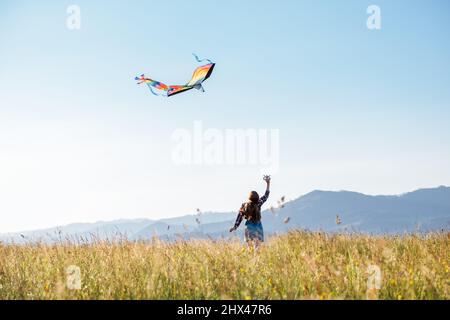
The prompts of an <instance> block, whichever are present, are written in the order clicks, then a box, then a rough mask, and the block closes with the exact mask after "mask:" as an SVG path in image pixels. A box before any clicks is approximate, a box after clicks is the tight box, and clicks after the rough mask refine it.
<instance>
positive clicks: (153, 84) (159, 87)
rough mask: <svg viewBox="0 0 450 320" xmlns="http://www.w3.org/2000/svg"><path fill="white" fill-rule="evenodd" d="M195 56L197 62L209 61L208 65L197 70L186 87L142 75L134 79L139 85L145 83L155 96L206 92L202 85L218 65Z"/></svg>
mask: <svg viewBox="0 0 450 320" xmlns="http://www.w3.org/2000/svg"><path fill="white" fill-rule="evenodd" d="M193 55H194V57H195V59H196V60H197V62H203V61H208V64H205V65H203V66H200V67H198V68H197V69H195V70H194V73H193V74H192V78H191V80H189V82H188V83H186V84H185V85H172V86H168V85H166V84H164V83H162V82H159V81H156V80H153V79H150V78H146V77H145V75H144V74H141V75H140V76H139V77H135V78H134V79H135V80H136V81H137V84H142V83H145V84H146V85H147V86H148V88H149V89H150V91H151V93H152V94H154V95H155V96H164V97H170V96H173V95H176V94H178V93H181V92H185V91H188V90H191V89H197V90H201V91H203V92H205V89H203V86H202V83H203V82H204V81H205V80H206V79H208V78H209V77H210V76H211V73H212V72H213V70H214V66H215V65H216V64H215V63H214V62H212V61H211V60H209V59H199V58H198V56H197V55H195V54H193Z"/></svg>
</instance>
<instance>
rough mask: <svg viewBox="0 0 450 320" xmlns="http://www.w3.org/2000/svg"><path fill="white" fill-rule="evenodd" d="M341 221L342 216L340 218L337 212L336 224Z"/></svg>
mask: <svg viewBox="0 0 450 320" xmlns="http://www.w3.org/2000/svg"><path fill="white" fill-rule="evenodd" d="M341 222H342V221H341V218H340V217H339V215H338V214H337V215H336V224H337V225H340V224H341Z"/></svg>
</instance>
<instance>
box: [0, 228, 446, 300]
mask: <svg viewBox="0 0 450 320" xmlns="http://www.w3.org/2000/svg"><path fill="white" fill-rule="evenodd" d="M449 244H450V234H449V233H440V234H429V235H426V236H416V235H404V236H379V237H378V236H377V237H376V236H366V235H348V234H333V235H330V234H324V233H317V232H316V233H311V232H304V231H293V232H290V233H289V234H286V235H282V236H276V237H272V238H270V239H269V241H268V242H267V243H265V244H264V245H263V246H261V247H260V249H259V250H258V251H257V252H255V250H254V249H252V248H248V247H247V246H246V245H243V244H242V243H241V242H239V241H204V240H202V241H179V242H176V243H164V242H161V241H158V240H157V239H154V240H152V241H151V242H148V243H144V242H128V241H119V242H115V243H111V242H101V241H98V242H96V243H92V244H71V243H64V242H62V243H59V244H55V245H45V244H28V245H6V244H3V245H0V299H367V298H371V299H376V298H378V299H449V298H450V291H449V288H450V287H449V285H450V283H449V278H450V277H449V275H450V274H449V264H450V262H449V261H450V259H449V258H450V256H449V255H450V253H449V252H450V250H449ZM70 265H75V266H78V267H79V268H80V270H81V283H82V285H81V289H79V290H76V289H69V288H68V286H67V277H68V275H67V274H66V272H67V268H68V266H70ZM370 266H376V267H377V268H379V271H380V274H377V276H380V278H378V279H379V284H378V285H377V286H375V288H374V287H372V286H371V284H370V281H368V279H370V277H373V276H374V275H373V274H370V273H371V272H373V271H371V270H373V268H372V269H371V267H370ZM368 282H369V283H368ZM368 286H369V287H368Z"/></svg>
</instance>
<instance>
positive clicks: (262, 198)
mask: <svg viewBox="0 0 450 320" xmlns="http://www.w3.org/2000/svg"><path fill="white" fill-rule="evenodd" d="M263 180H264V181H265V182H266V184H267V185H266V192H265V193H264V195H263V196H262V197H261V198H260V199H259V203H260V205H262V204H263V203H264V202H266V201H267V198H269V194H270V176H264V177H263Z"/></svg>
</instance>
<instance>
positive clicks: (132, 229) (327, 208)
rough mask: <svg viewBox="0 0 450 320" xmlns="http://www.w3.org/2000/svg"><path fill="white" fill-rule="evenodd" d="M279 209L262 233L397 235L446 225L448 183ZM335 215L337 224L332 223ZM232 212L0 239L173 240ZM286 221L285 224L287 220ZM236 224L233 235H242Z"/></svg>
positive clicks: (266, 217) (208, 233)
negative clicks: (294, 231)
mask: <svg viewBox="0 0 450 320" xmlns="http://www.w3.org/2000/svg"><path fill="white" fill-rule="evenodd" d="M282 206H283V207H282V208H281V207H280V208H272V209H266V210H263V211H262V215H263V225H264V229H265V232H266V234H269V235H270V234H273V233H283V232H286V231H288V230H290V229H293V228H302V229H308V230H323V231H327V232H339V231H357V232H363V233H402V232H414V231H422V232H428V231H438V230H449V229H450V187H447V186H439V187H436V188H424V189H417V190H414V191H411V192H406V193H403V194H399V195H366V194H363V193H359V192H355V191H346V190H340V191H326V190H313V191H311V192H309V193H306V194H304V195H302V196H300V197H298V198H296V199H294V200H291V201H289V202H286V203H283V205H282ZM337 216H339V219H340V220H341V223H340V224H337V223H336V217H337ZM235 217H236V213H235V212H206V213H199V214H188V215H183V216H179V217H173V218H166V219H158V220H155V219H146V218H137V219H117V220H112V221H98V222H94V223H72V224H68V225H65V226H58V227H52V228H45V229H39V230H31V231H22V232H14V233H4V234H0V241H7V242H11V241H13V242H26V241H44V242H53V241H54V237H55V236H56V237H57V238H58V239H61V237H66V238H72V237H75V238H76V237H89V236H91V237H92V236H93V235H95V236H96V237H98V238H100V239H110V238H114V237H116V236H120V237H123V236H125V237H126V238H128V239H130V240H142V239H149V238H151V237H154V236H158V237H162V238H167V239H169V240H170V239H173V238H175V237H177V238H179V237H180V236H181V237H182V238H206V237H213V238H218V237H229V236H230V234H229V233H228V229H229V227H230V226H231V225H232V224H233V222H234V219H235ZM287 221H288V222H287ZM243 229H244V228H243V227H241V228H240V230H239V232H238V235H242V230H243Z"/></svg>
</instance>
